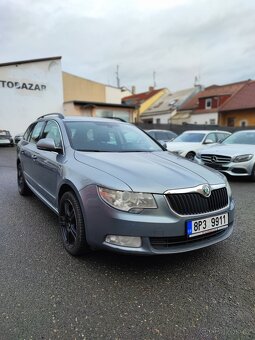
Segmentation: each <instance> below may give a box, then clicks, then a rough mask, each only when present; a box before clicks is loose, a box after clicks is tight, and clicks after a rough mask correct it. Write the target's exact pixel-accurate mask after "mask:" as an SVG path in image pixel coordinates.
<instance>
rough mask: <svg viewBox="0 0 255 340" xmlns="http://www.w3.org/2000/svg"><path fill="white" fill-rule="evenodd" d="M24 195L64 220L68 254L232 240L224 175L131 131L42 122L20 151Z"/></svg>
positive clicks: (76, 121) (119, 125)
mask: <svg viewBox="0 0 255 340" xmlns="http://www.w3.org/2000/svg"><path fill="white" fill-rule="evenodd" d="M17 178H18V189H19V192H20V194H21V195H26V194H29V192H30V190H31V191H32V192H33V193H34V194H35V195H36V196H37V197H38V198H39V199H41V200H42V201H43V202H44V203H45V204H46V205H47V206H48V207H49V208H51V209H52V210H53V211H54V212H55V213H56V214H58V216H59V223H60V229H61V235H62V239H63V243H64V247H65V248H66V250H67V251H68V252H69V253H70V254H72V255H80V254H82V253H84V252H86V251H88V250H90V249H100V248H101V249H109V250H113V251H118V252H123V253H131V254H169V253H179V252H186V251H191V250H194V249H199V248H203V247H207V246H210V245H213V244H215V243H218V242H220V241H222V240H224V239H226V238H227V237H229V236H230V234H231V233H232V230H233V224H234V201H233V199H232V195H231V189H230V187H229V184H228V182H227V180H226V178H225V176H224V175H222V174H220V173H219V172H216V171H214V170H210V169H207V168H205V167H202V166H200V165H198V164H196V163H193V162H192V163H191V162H190V161H188V160H186V159H181V158H180V157H177V156H176V155H173V154H170V153H169V152H167V151H166V150H165V149H164V148H163V147H161V146H160V145H159V144H157V143H155V142H154V141H153V140H152V139H151V138H150V137H149V136H148V135H147V134H146V133H144V132H143V131H141V130H140V129H138V128H137V127H135V126H134V125H132V124H128V123H123V122H120V121H117V120H109V119H106V118H88V117H64V116H63V115H62V114H58V115H56V114H55V115H45V116H42V117H40V118H39V119H38V120H37V121H35V122H34V123H32V124H31V125H30V126H29V127H28V129H27V131H26V132H25V134H24V137H23V139H22V141H21V142H20V143H19V144H18V146H17Z"/></svg>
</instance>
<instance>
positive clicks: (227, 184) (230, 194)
mask: <svg viewBox="0 0 255 340" xmlns="http://www.w3.org/2000/svg"><path fill="white" fill-rule="evenodd" d="M225 183H226V188H227V192H228V196H229V197H231V196H232V190H231V188H230V185H229V183H228V180H227V179H226V181H225Z"/></svg>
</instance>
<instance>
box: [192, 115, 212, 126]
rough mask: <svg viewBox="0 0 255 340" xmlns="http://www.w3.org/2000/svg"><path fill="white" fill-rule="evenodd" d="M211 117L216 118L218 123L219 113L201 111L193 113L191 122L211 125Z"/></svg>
mask: <svg viewBox="0 0 255 340" xmlns="http://www.w3.org/2000/svg"><path fill="white" fill-rule="evenodd" d="M210 119H215V124H218V113H217V112H215V113H200V114H197V115H196V114H191V116H190V119H189V123H190V124H208V125H210Z"/></svg>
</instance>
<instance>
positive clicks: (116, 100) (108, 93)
mask: <svg viewBox="0 0 255 340" xmlns="http://www.w3.org/2000/svg"><path fill="white" fill-rule="evenodd" d="M121 98H122V95H121V89H118V88H117V87H111V86H106V87H105V99H106V103H111V104H121Z"/></svg>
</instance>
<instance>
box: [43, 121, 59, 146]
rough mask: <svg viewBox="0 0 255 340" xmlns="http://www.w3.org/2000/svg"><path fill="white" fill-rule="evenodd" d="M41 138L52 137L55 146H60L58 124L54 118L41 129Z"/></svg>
mask: <svg viewBox="0 0 255 340" xmlns="http://www.w3.org/2000/svg"><path fill="white" fill-rule="evenodd" d="M42 138H52V139H53V140H54V142H55V145H56V147H59V148H61V147H62V142H61V134H60V130H59V126H58V124H57V123H56V122H55V121H54V120H49V121H48V122H47V123H46V125H45V128H44V130H43V134H42Z"/></svg>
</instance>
